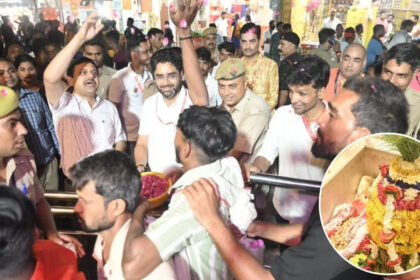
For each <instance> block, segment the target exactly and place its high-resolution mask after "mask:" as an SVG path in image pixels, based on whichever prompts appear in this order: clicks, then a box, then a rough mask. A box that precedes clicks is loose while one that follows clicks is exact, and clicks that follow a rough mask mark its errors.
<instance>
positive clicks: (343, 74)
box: [324, 43, 366, 101]
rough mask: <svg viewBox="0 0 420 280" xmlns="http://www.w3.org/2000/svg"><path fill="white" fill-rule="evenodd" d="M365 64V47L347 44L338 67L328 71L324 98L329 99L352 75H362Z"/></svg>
mask: <svg viewBox="0 0 420 280" xmlns="http://www.w3.org/2000/svg"><path fill="white" fill-rule="evenodd" d="M365 64H366V49H365V47H363V46H362V45H360V44H358V43H353V44H350V45H348V46H347V47H346V48H345V49H344V53H343V56H342V57H341V61H340V67H339V68H333V69H331V71H330V80H329V82H328V85H327V89H326V93H325V95H324V100H326V101H330V100H331V99H332V98H333V97H334V95H336V94H337V93H338V92H339V91H340V90H341V89H342V87H343V85H344V83H345V82H346V81H347V80H349V79H351V78H354V77H362V76H363V68H364V66H365Z"/></svg>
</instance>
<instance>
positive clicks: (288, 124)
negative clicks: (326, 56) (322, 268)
mask: <svg viewBox="0 0 420 280" xmlns="http://www.w3.org/2000/svg"><path fill="white" fill-rule="evenodd" d="M329 70H330V67H329V66H328V64H327V63H326V62H325V61H324V60H323V59H321V58H319V57H317V56H304V57H302V59H301V60H300V61H299V63H298V64H297V65H295V66H294V67H293V69H292V70H291V72H290V73H289V77H288V86H289V95H290V101H291V103H292V104H291V105H288V106H283V107H280V108H279V109H277V110H276V112H275V113H274V115H273V118H272V119H271V121H270V124H269V128H268V131H267V134H266V135H265V139H264V142H263V144H262V148H261V149H260V151H259V153H258V154H257V156H256V158H255V160H254V161H253V163H252V165H251V166H247V167H246V168H247V169H250V170H251V171H253V172H257V173H265V172H266V171H267V170H268V169H269V167H270V166H271V165H272V164H273V162H274V160H275V159H276V158H277V157H278V162H279V163H278V175H279V176H285V177H291V178H299V179H306V180H315V181H321V180H322V178H323V176H324V173H325V171H326V169H327V167H328V164H329V162H328V161H326V160H323V159H319V158H316V157H314V156H313V155H312V154H311V147H312V144H313V143H314V142H315V140H316V133H317V129H318V123H319V122H320V121H321V120H322V118H323V117H324V116H325V111H326V109H327V104H326V103H325V102H323V101H322V98H323V95H324V92H325V86H326V85H327V83H328V78H329ZM316 200H317V197H315V196H313V195H309V194H305V193H300V192H297V191H293V190H286V189H281V188H276V189H275V191H274V196H273V205H274V207H275V209H276V210H277V212H278V213H279V215H280V216H281V217H282V218H283V219H286V220H288V221H290V222H292V223H298V222H299V223H302V222H306V221H307V219H308V218H309V215H310V213H311V210H312V208H313V206H314V204H315V203H316Z"/></svg>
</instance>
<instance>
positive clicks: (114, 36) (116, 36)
mask: <svg viewBox="0 0 420 280" xmlns="http://www.w3.org/2000/svg"><path fill="white" fill-rule="evenodd" d="M105 38H106V39H108V40H111V41H113V42H114V43H115V44H118V43H119V42H120V32H118V31H117V30H110V31H108V32H107V33H106V34H105Z"/></svg>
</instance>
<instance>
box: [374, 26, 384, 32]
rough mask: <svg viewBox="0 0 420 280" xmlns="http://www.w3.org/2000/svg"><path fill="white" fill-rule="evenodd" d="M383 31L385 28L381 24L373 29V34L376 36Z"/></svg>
mask: <svg viewBox="0 0 420 280" xmlns="http://www.w3.org/2000/svg"><path fill="white" fill-rule="evenodd" d="M382 30H385V26H384V25H383V24H376V25H375V26H374V27H373V34H378V33H379V31H382Z"/></svg>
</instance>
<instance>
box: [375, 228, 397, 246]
mask: <svg viewBox="0 0 420 280" xmlns="http://www.w3.org/2000/svg"><path fill="white" fill-rule="evenodd" d="M395 234H396V233H395V232H394V231H392V232H391V233H384V232H383V231H382V232H381V234H380V236H379V239H381V241H382V242H383V243H389V242H390V241H391V240H392V239H393V238H394V236H395Z"/></svg>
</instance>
